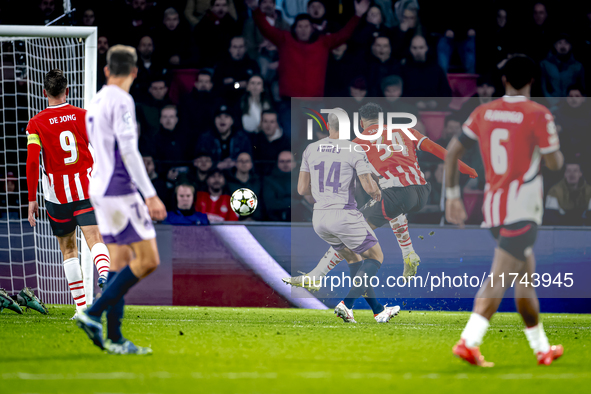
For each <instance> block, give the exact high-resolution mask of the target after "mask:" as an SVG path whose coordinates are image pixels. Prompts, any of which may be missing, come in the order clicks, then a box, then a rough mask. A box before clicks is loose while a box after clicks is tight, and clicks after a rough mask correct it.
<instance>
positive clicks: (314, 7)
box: [307, 0, 338, 34]
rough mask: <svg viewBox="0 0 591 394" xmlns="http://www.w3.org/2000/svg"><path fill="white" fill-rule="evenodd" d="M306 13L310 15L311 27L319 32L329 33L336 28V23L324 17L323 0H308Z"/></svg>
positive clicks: (324, 7)
mask: <svg viewBox="0 0 591 394" xmlns="http://www.w3.org/2000/svg"><path fill="white" fill-rule="evenodd" d="M307 13H308V15H310V18H311V22H312V27H313V28H314V30H316V31H317V32H318V33H319V34H330V33H332V32H335V31H337V30H338V28H337V26H336V24H335V23H333V22H331V21H329V20H328V19H327V17H326V6H325V4H324V0H309V1H308V7H307Z"/></svg>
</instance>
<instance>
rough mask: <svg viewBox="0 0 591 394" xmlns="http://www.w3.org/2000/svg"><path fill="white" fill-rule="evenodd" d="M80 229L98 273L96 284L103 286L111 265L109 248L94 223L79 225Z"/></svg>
mask: <svg viewBox="0 0 591 394" xmlns="http://www.w3.org/2000/svg"><path fill="white" fill-rule="evenodd" d="M80 229H81V230H82V233H83V234H84V238H85V239H86V244H87V245H88V248H89V249H90V255H91V256H92V261H93V263H94V265H95V267H96V270H97V272H98V274H99V280H98V285H99V287H101V288H103V287H104V284H105V283H107V276H108V274H109V269H110V266H111V257H110V253H109V249H108V248H107V245H105V243H104V242H103V237H101V233H100V231H99V228H98V226H97V225H96V224H95V225H88V226H81V227H80Z"/></svg>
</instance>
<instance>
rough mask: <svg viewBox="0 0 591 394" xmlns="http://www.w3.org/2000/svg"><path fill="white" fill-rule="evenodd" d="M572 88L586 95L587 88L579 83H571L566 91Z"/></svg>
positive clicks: (568, 91)
mask: <svg viewBox="0 0 591 394" xmlns="http://www.w3.org/2000/svg"><path fill="white" fill-rule="evenodd" d="M571 90H578V91H579V92H581V94H582V95H583V96H585V89H584V88H583V86H582V85H580V84H579V83H573V84H571V85H568V87H567V88H566V93H567V94H568V93H570V92H571Z"/></svg>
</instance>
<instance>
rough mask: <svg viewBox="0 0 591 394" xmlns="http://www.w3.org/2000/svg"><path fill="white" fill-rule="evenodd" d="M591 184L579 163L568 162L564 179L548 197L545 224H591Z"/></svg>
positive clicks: (554, 187) (551, 190)
mask: <svg viewBox="0 0 591 394" xmlns="http://www.w3.org/2000/svg"><path fill="white" fill-rule="evenodd" d="M590 201H591V185H589V184H588V183H587V182H586V181H585V178H584V177H583V173H582V171H581V167H580V166H579V164H578V163H566V165H565V172H564V179H562V180H561V181H560V182H558V183H557V184H556V185H554V186H553V187H552V188H551V189H550V191H549V192H548V196H547V197H546V211H545V215H544V224H548V225H567V226H580V225H589V224H591V205H590Z"/></svg>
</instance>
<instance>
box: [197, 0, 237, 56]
mask: <svg viewBox="0 0 591 394" xmlns="http://www.w3.org/2000/svg"><path fill="white" fill-rule="evenodd" d="M190 1H191V0H189V2H190ZM195 1H199V0H195ZM187 4H188V3H187ZM210 4H211V7H210V9H209V10H208V11H207V12H206V13H205V16H204V17H203V18H202V19H201V21H200V22H199V23H198V24H197V26H195V29H194V30H193V50H194V52H195V53H194V56H195V57H196V58H197V60H198V64H199V66H200V67H213V66H215V65H216V64H217V63H218V62H219V61H221V60H222V59H224V58H225V57H226V54H227V50H228V47H229V46H230V40H231V39H232V37H235V36H237V35H238V34H240V26H239V25H238V23H237V22H236V20H235V19H234V18H233V17H232V16H230V14H229V13H228V0H211V3H210Z"/></svg>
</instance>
